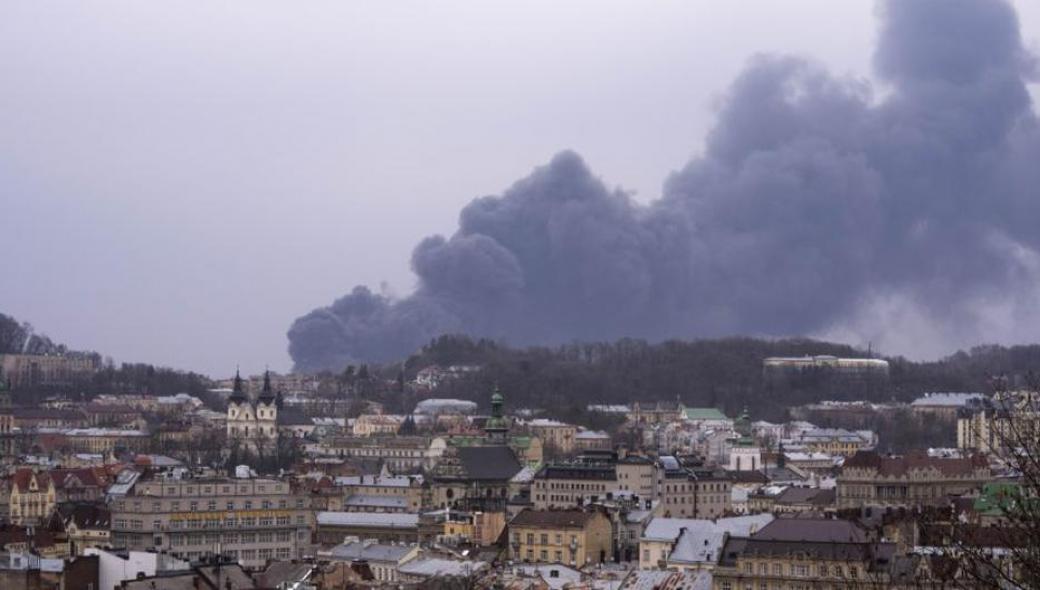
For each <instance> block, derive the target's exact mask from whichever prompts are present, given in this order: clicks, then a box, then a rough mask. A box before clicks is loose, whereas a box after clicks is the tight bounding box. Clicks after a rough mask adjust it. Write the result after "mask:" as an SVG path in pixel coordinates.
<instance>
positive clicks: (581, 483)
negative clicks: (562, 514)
mask: <svg viewBox="0 0 1040 590" xmlns="http://www.w3.org/2000/svg"><path fill="white" fill-rule="evenodd" d="M657 483H658V482H657V465H656V464H655V463H654V462H653V461H651V460H650V459H647V458H646V457H643V456H641V455H630V454H622V455H621V456H620V457H619V455H618V453H615V452H613V451H596V450H592V451H588V452H586V453H585V454H582V455H580V456H579V457H578V458H577V460H575V461H569V462H566V463H551V464H549V465H544V466H543V467H542V468H541V469H539V470H538V472H537V473H536V474H535V476H534V482H533V486H532V489H531V501H532V503H533V506H534V508H535V509H537V510H545V509H548V508H574V507H577V506H583V505H585V504H588V503H589V502H596V501H600V500H605V499H607V498H610V497H613V496H615V495H618V494H623V495H633V496H638V497H639V498H640V499H642V500H650V499H653V498H655V497H656V495H657Z"/></svg>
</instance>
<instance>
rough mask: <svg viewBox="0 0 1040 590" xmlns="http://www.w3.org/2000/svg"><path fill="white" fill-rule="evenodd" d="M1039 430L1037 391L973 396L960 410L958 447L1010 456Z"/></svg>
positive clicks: (958, 416) (1039, 401)
mask: <svg viewBox="0 0 1040 590" xmlns="http://www.w3.org/2000/svg"><path fill="white" fill-rule="evenodd" d="M1038 431H1040V399H1037V395H1036V394H1035V393H1033V392H1007V393H1001V394H998V395H996V396H994V397H993V398H985V397H984V398H977V399H971V400H969V401H968V402H966V404H965V405H964V407H962V408H960V409H959V410H958V412H957V447H958V448H961V449H965V450H974V451H980V452H983V453H991V454H995V455H998V456H1006V454H1007V451H1008V449H1009V448H1016V447H1021V446H1023V444H1024V443H1023V442H1019V441H1020V439H1022V438H1026V439H1029V438H1031V437H1033V436H1035V433H1036V432H1038ZM1025 444H1028V443H1025Z"/></svg>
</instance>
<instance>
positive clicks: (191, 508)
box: [188, 502, 199, 512]
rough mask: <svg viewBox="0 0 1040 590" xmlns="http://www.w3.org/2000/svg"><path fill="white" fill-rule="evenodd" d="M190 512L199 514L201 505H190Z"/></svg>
mask: <svg viewBox="0 0 1040 590" xmlns="http://www.w3.org/2000/svg"><path fill="white" fill-rule="evenodd" d="M188 510H190V511H192V512H198V511H199V503H198V502H192V503H191V504H189V505H188Z"/></svg>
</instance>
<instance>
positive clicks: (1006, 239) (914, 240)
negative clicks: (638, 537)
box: [288, 0, 1040, 370]
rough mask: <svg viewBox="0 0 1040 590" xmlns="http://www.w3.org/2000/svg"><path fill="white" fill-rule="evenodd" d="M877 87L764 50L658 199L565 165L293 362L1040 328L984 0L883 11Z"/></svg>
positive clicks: (472, 213)
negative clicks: (508, 346)
mask: <svg viewBox="0 0 1040 590" xmlns="http://www.w3.org/2000/svg"><path fill="white" fill-rule="evenodd" d="M878 13H879V18H880V32H879V36H878V46H877V48H876V51H875V55H874V68H875V72H876V75H877V77H878V79H879V80H880V81H881V82H882V84H883V88H881V89H880V91H879V92H878V94H883V97H882V98H877V97H876V96H875V89H873V88H872V87H871V85H870V84H869V83H867V82H865V81H862V80H853V79H846V78H838V77H834V76H832V75H830V74H829V73H828V72H826V71H824V70H823V69H821V68H820V67H819V66H817V65H816V64H814V63H813V62H811V61H808V60H804V59H799V58H792V57H782V56H770V55H764V56H759V57H757V58H755V59H753V60H752V61H751V62H750V63H749V64H748V66H747V67H746V68H745V70H744V71H743V72H742V73H740V74H739V75H738V77H737V78H736V79H735V81H734V82H733V84H732V85H731V87H730V88H729V90H728V92H727V94H726V97H725V100H724V102H723V104H722V108H721V110H720V112H719V115H718V119H717V121H716V123H715V125H714V128H713V130H712V131H711V133H710V135H709V137H708V138H707V141H706V145H705V150H704V153H703V154H702V155H700V156H699V157H697V158H695V159H693V160H692V161H690V162H689V163H687V164H686V165H685V166H683V167H682V168H681V169H680V170H678V171H677V172H675V173H673V174H672V175H671V176H670V177H669V178H668V179H667V181H666V182H665V184H664V189H663V194H662V196H661V197H660V198H659V199H658V200H656V201H654V202H652V203H650V204H649V205H640V204H637V203H635V202H634V201H633V200H632V199H631V198H630V196H629V195H627V194H626V193H624V192H623V191H620V190H617V189H611V188H609V187H607V186H606V185H604V183H603V182H601V181H600V180H599V179H598V178H597V177H596V176H595V175H594V174H593V173H592V172H591V171H590V170H589V168H588V166H587V165H586V164H585V162H584V161H583V160H582V158H581V157H580V156H579V155H578V154H576V153H573V152H570V151H563V152H561V153H559V154H557V155H556V156H555V157H553V158H552V159H551V161H550V162H549V163H548V164H545V165H543V166H540V167H538V168H536V169H535V170H534V171H533V172H532V173H531V174H530V175H529V176H527V177H526V178H523V179H521V180H519V181H517V182H516V183H515V184H514V185H513V186H511V187H509V188H508V189H507V190H505V191H504V192H503V193H502V194H501V195H499V196H488V197H482V198H478V199H475V200H474V201H472V202H471V203H470V204H469V205H467V206H466V207H465V208H464V209H463V210H462V211H461V213H460V215H459V227H458V230H457V231H456V233H455V234H454V235H452V236H451V237H450V238H444V237H442V236H432V237H428V238H426V239H424V240H422V241H421V242H420V243H419V244H418V245H417V246H416V247H415V250H414V252H413V254H412V261H411V264H412V269H413V271H414V272H415V274H416V275H417V277H418V287H417V289H416V291H415V293H413V294H412V295H410V296H408V297H405V298H402V299H390V298H388V297H385V296H382V295H378V294H374V293H373V292H371V291H370V290H369V289H367V288H365V287H356V288H355V289H354V290H353V292H351V293H350V294H347V295H345V296H343V297H341V298H339V299H337V300H336V301H335V302H334V303H333V304H332V305H330V306H328V307H324V308H320V309H316V310H314V311H312V312H310V313H308V314H306V315H304V316H303V317H301V318H298V319H297V320H296V321H295V322H294V323H293V325H292V327H291V328H290V330H289V333H288V337H289V352H290V355H291V356H292V358H293V361H294V362H295V363H296V367H297V369H299V370H318V369H325V368H331V369H339V368H342V366H344V365H345V364H347V363H349V362H355V361H387V360H391V359H395V358H399V357H402V356H404V355H407V354H409V353H411V352H413V351H415V350H416V349H417V348H418V347H420V346H421V345H422V344H424V343H425V342H427V341H428V340H429V339H430V338H432V337H434V336H436V335H438V334H441V333H446V332H460V333H466V334H470V335H473V336H479V337H490V338H495V339H503V340H505V341H508V342H510V343H512V344H533V343H555V342H565V341H572V340H600V339H612V338H618V337H625V336H628V337H640V338H648V339H652V340H658V339H664V338H701V337H714V336H722V335H731V334H754V335H770V336H784V335H805V334H824V335H840V336H844V337H869V338H874V339H875V340H877V339H881V340H882V341H884V340H885V338H886V336H889V335H890V334H889V333H890V332H892V331H895V330H899V329H903V330H908V331H909V330H914V331H916V332H917V334H916V336H918V337H919V338H921V339H927V340H929V341H933V342H936V341H937V342H940V343H941V342H947V341H949V342H955V341H958V340H963V339H970V338H978V337H980V336H982V337H985V336H986V335H987V334H989V332H988V331H987V326H990V325H999V326H1008V325H1009V326H1012V327H1017V326H1033V327H1036V326H1040V317H1038V316H1037V312H1036V311H1034V310H1033V307H1035V306H1034V305H1033V304H1032V302H1033V301H1034V300H1035V299H1034V298H1035V296H1037V294H1038V291H1040V290H1038V285H1040V256H1038V254H1037V253H1038V248H1040V233H1038V232H1037V231H1036V230H1035V228H1034V227H1033V226H1034V224H1035V222H1036V221H1037V220H1038V219H1040V217H1038V213H1040V211H1038V208H1040V200H1038V197H1040V195H1038V194H1037V191H1038V189H1037V187H1040V166H1038V164H1040V131H1038V127H1037V118H1036V114H1035V113H1034V111H1033V109H1032V104H1031V101H1030V96H1029V93H1028V89H1027V86H1026V81H1027V80H1028V79H1031V78H1032V77H1034V76H1036V73H1037V68H1036V63H1035V61H1034V58H1033V56H1031V55H1030V54H1028V52H1026V51H1025V50H1024V48H1023V47H1022V41H1021V39H1020V35H1019V30H1018V21H1017V18H1016V15H1015V13H1014V10H1013V9H1012V8H1011V7H1010V6H1009V5H1008V4H1007V3H1006V2H1004V1H997V0H921V1H918V2H899V1H894V0H890V1H887V2H883V3H882V4H881V5H880V7H879V11H878Z"/></svg>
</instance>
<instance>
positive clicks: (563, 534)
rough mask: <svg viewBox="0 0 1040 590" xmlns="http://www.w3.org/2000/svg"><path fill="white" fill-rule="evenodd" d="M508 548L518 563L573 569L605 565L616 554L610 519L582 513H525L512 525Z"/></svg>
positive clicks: (559, 511) (515, 519) (595, 513)
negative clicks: (555, 565)
mask: <svg viewBox="0 0 1040 590" xmlns="http://www.w3.org/2000/svg"><path fill="white" fill-rule="evenodd" d="M509 546H510V551H511V553H510V554H511V555H512V558H513V559H514V560H516V561H524V562H541V563H563V564H567V565H571V566H574V567H583V566H585V565H588V564H596V563H603V562H605V561H607V560H609V559H611V557H612V556H613V552H614V547H613V542H612V536H611V524H610V520H609V519H608V518H607V517H606V516H604V515H603V514H602V513H600V512H594V511H593V512H583V511H581V510H525V511H523V512H521V513H520V514H517V515H516V517H515V518H513V520H512V521H510V523H509Z"/></svg>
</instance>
